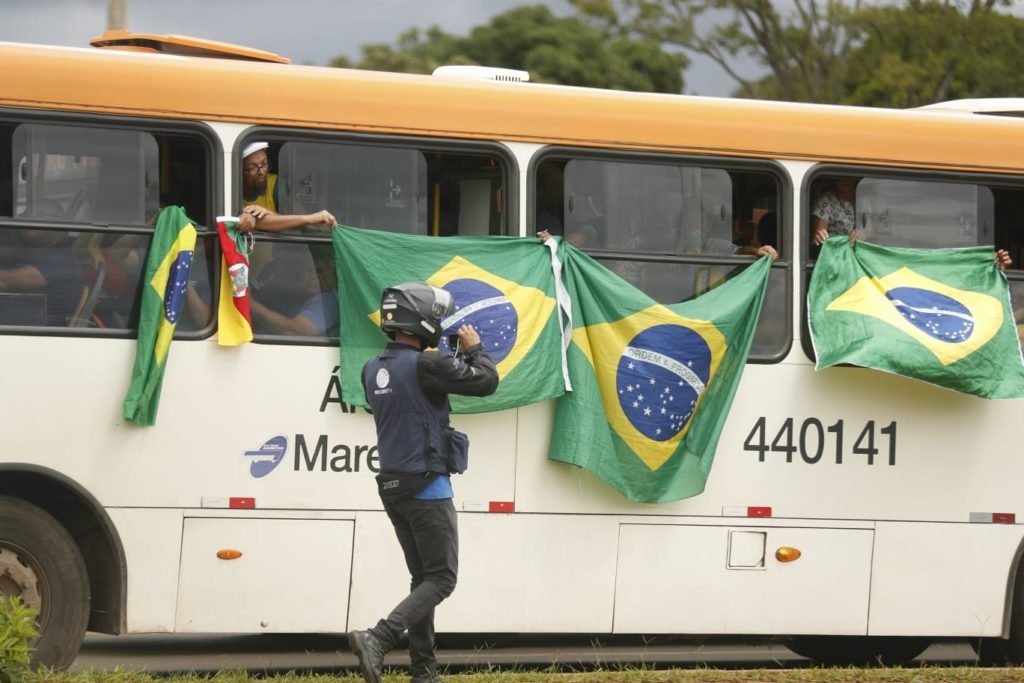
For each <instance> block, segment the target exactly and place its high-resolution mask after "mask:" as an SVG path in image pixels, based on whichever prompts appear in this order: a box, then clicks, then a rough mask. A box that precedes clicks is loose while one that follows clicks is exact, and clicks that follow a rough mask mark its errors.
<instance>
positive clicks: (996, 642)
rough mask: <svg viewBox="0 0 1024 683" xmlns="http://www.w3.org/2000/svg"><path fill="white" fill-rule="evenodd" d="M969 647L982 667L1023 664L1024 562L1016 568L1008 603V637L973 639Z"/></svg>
mask: <svg viewBox="0 0 1024 683" xmlns="http://www.w3.org/2000/svg"><path fill="white" fill-rule="evenodd" d="M971 647H973V648H974V651H975V652H976V653H977V655H978V663H979V664H981V665H983V666H1007V665H1009V666H1020V665H1021V664H1024V562H1022V563H1021V565H1020V566H1019V567H1018V568H1017V576H1016V577H1015V578H1014V584H1013V598H1012V601H1011V603H1010V637H1009V638H1006V639H1003V638H975V639H974V640H972V641H971Z"/></svg>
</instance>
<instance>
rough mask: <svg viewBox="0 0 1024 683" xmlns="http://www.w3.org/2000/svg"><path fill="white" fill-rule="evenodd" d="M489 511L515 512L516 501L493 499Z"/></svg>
mask: <svg viewBox="0 0 1024 683" xmlns="http://www.w3.org/2000/svg"><path fill="white" fill-rule="evenodd" d="M487 511H488V512H515V511H516V502H515V501H514V500H492V501H491V502H490V503H488V505H487Z"/></svg>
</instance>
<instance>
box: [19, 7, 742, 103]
mask: <svg viewBox="0 0 1024 683" xmlns="http://www.w3.org/2000/svg"><path fill="white" fill-rule="evenodd" d="M125 4H126V5H127V12H126V19H127V22H126V23H127V27H128V29H129V30H131V31H138V32H142V33H177V34H182V35H189V36H195V37H199V38H208V39H211V40H220V41H223V42H226V43H237V44H240V45H245V46H248V47H253V48H258V49H261V50H267V51H269V52H275V53H277V54H279V55H282V56H284V57H288V58H289V59H291V60H292V62H295V63H297V64H307V63H308V64H326V63H327V62H328V61H329V60H330V59H331V58H332V57H335V56H338V55H345V56H347V57H350V58H353V59H354V58H358V57H359V56H360V46H362V45H364V44H367V43H392V44H393V43H394V42H395V40H396V39H397V38H398V35H399V34H401V33H402V32H403V31H405V30H406V29H409V28H412V27H419V28H427V27H429V26H431V25H434V24H436V25H438V26H440V27H441V28H442V29H443V30H444V31H446V32H448V33H452V34H456V35H465V34H467V33H468V32H469V31H470V29H472V28H473V27H474V26H478V25H480V24H484V23H487V21H489V20H490V18H491V17H493V16H494V15H496V14H501V13H502V12H505V11H507V10H509V9H511V8H513V7H517V6H519V5H524V4H531V2H530V0H125ZM545 4H547V5H548V6H549V7H550V8H551V10H552V12H554V13H555V14H556V15H566V14H570V13H571V11H572V8H571V6H570V5H569V2H568V0H547V2H546V3H545ZM106 22H107V0H0V40H2V41H14V42H22V43H45V44H50V45H70V46H74V47H88V46H89V40H90V39H91V38H94V37H96V36H98V35H100V34H101V33H103V31H104V29H105V28H106ZM490 66H503V65H501V64H492V65H490ZM685 78H686V91H687V92H688V93H694V94H701V95H728V93H729V92H731V91H732V89H733V88H734V87H735V84H734V83H733V82H732V81H731V80H730V79H728V78H727V77H726V76H725V74H724V73H723V72H722V71H721V70H720V69H718V68H717V67H715V66H714V65H712V64H709V63H707V62H706V61H704V62H700V61H696V60H695V61H694V64H693V65H692V66H691V67H690V68H689V69H688V70H687V71H686V74H685Z"/></svg>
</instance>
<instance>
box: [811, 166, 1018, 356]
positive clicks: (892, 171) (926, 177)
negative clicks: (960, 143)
mask: <svg viewBox="0 0 1024 683" xmlns="http://www.w3.org/2000/svg"><path fill="white" fill-rule="evenodd" d="M822 176H856V177H858V178H860V179H864V178H873V179H879V180H912V181H918V182H922V181H923V182H928V181H936V182H947V183H961V184H971V185H983V186H987V187H992V186H1002V187H1005V188H1019V190H1020V191H1021V192H1024V176H1016V175H1009V174H1006V173H991V174H989V173H963V172H958V171H937V170H933V169H927V168H905V167H899V168H896V167H892V166H854V165H850V164H833V163H826V164H815V165H814V166H812V167H810V168H809V169H807V171H806V173H804V177H803V180H802V182H801V185H800V212H799V215H800V227H799V231H798V232H797V234H798V235H801V236H804V237H805V241H804V242H803V244H801V246H800V262H799V266H800V267H799V273H800V282H799V283H798V286H799V288H800V321H799V324H800V340H801V343H800V346H801V347H802V348H803V352H804V355H805V356H806V357H807V359H808V360H810V361H811V362H812V363H816V362H817V356H816V355H815V353H814V345H813V343H812V341H811V330H810V324H809V321H808V315H809V311H808V302H807V295H808V291H809V289H810V284H811V273H812V272H813V271H814V264H815V263H816V262H817V260H816V259H812V258H811V224H812V216H811V210H812V207H811V203H810V202H811V194H810V193H811V185H812V184H813V183H814V182H815V181H816V180H818V179H820V178H821V177H822ZM858 182H859V181H858ZM978 246H984V245H978ZM935 248H941V247H935ZM993 249H995V247H994V246H993ZM1005 275H1006V279H1007V280H1009V281H1011V282H1024V263H1014V264H1013V266H1011V267H1010V268H1009V269H1007V270H1006V271H1005Z"/></svg>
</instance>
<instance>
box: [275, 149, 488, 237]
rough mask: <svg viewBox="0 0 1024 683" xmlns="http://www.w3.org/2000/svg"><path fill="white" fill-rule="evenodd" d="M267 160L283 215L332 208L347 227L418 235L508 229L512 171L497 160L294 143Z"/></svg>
mask: <svg viewBox="0 0 1024 683" xmlns="http://www.w3.org/2000/svg"><path fill="white" fill-rule="evenodd" d="M275 154H276V157H277V158H276V161H275V159H274V157H275ZM268 156H269V157H270V159H271V169H272V170H273V169H275V168H277V169H279V170H278V174H279V177H278V202H279V204H278V211H279V213H293V214H303V213H309V212H311V211H313V210H316V209H317V208H319V207H326V208H327V209H328V210H329V211H330V212H331V213H333V214H334V215H335V216H337V218H338V220H339V221H340V222H341V223H343V224H344V225H349V226H354V227H360V228H368V229H373V230H385V231H388V232H401V233H407V234H415V235H494V234H503V233H504V232H505V227H506V226H505V217H504V197H505V196H506V192H505V191H504V189H505V184H506V182H505V173H504V171H503V164H501V162H500V161H499V159H498V158H497V157H494V156H493V155H485V154H457V153H451V152H447V151H444V152H442V151H434V150H422V149H415V148H403V147H395V146H383V145H380V146H378V145H365V144H349V143H338V142H301V141H289V142H285V143H284V144H281V145H278V144H274V143H272V144H271V149H270V154H269V155H268ZM311 230H312V229H309V230H307V232H308V231H311ZM314 231H315V232H321V233H322V232H324V231H323V229H316V230H314Z"/></svg>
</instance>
